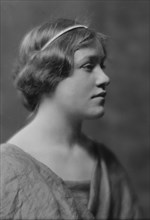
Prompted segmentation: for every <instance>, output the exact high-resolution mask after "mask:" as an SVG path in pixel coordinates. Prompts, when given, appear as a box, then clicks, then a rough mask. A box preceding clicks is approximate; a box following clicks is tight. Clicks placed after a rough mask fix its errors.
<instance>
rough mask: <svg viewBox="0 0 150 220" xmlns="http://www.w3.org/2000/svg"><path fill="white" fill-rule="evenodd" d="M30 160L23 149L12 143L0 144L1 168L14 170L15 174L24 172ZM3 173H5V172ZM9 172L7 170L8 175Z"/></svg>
mask: <svg viewBox="0 0 150 220" xmlns="http://www.w3.org/2000/svg"><path fill="white" fill-rule="evenodd" d="M31 165H32V161H31V160H30V159H29V158H28V157H27V156H25V154H24V153H23V151H22V150H21V149H20V148H19V147H17V146H15V145H12V144H9V143H4V144H1V145H0V166H1V170H2V171H3V170H6V169H7V171H11V172H13V171H14V172H15V173H16V174H19V173H22V172H24V170H25V169H27V168H30V166H31ZM3 174H7V173H6V172H5V173H4V172H3ZM10 174H11V173H10V172H9V175H10Z"/></svg>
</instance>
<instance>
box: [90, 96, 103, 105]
mask: <svg viewBox="0 0 150 220" xmlns="http://www.w3.org/2000/svg"><path fill="white" fill-rule="evenodd" d="M93 99H96V100H99V101H100V103H101V104H104V103H105V98H103V97H102V96H97V97H94V98H93Z"/></svg>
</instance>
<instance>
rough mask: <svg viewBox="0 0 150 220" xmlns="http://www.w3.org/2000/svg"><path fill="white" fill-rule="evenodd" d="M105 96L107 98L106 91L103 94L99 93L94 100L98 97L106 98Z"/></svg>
mask: <svg viewBox="0 0 150 220" xmlns="http://www.w3.org/2000/svg"><path fill="white" fill-rule="evenodd" d="M105 96H106V91H103V92H100V93H97V94H95V95H93V96H92V98H96V97H103V98H105Z"/></svg>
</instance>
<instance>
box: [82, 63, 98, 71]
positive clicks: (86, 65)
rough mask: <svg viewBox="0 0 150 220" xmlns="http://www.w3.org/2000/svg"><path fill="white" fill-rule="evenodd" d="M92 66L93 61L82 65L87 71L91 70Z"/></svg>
mask: <svg viewBox="0 0 150 220" xmlns="http://www.w3.org/2000/svg"><path fill="white" fill-rule="evenodd" d="M94 67H95V64H93V63H87V64H85V65H83V66H82V68H83V69H85V70H86V71H87V72H92V70H93V69H94Z"/></svg>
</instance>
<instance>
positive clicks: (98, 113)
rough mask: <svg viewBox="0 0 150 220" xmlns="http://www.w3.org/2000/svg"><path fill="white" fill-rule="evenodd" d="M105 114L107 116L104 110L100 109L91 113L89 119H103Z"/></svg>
mask: <svg viewBox="0 0 150 220" xmlns="http://www.w3.org/2000/svg"><path fill="white" fill-rule="evenodd" d="M104 114H105V111H104V108H103V109H98V111H93V112H90V113H89V114H88V116H87V119H96V118H101V117H103V115H104Z"/></svg>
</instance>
